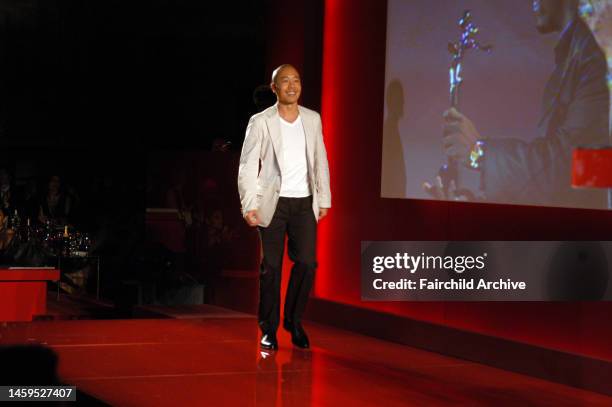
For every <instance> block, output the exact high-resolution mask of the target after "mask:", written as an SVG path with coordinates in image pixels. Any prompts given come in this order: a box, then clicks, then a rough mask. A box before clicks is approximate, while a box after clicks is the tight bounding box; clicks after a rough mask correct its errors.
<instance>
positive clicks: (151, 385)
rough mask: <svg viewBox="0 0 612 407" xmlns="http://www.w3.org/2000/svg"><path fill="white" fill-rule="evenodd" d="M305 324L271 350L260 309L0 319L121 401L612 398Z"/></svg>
mask: <svg viewBox="0 0 612 407" xmlns="http://www.w3.org/2000/svg"><path fill="white" fill-rule="evenodd" d="M228 314H231V313H228ZM304 325H305V328H306V329H307V331H308V333H309V335H310V338H311V342H312V345H313V347H312V349H311V350H307V351H304V350H298V349H294V348H293V347H292V345H291V342H290V337H289V335H288V334H286V333H285V332H281V331H279V341H280V349H279V350H278V351H277V352H274V353H262V352H260V350H259V348H258V329H257V323H256V320H255V319H254V318H253V317H252V316H248V315H245V314H233V315H231V316H229V315H228V316H226V315H223V314H220V313H218V312H214V313H212V314H210V316H208V317H206V316H205V317H201V318H187V319H135V320H97V321H86V320H74V321H67V320H56V321H35V322H32V323H11V324H8V325H4V326H0V344H2V345H7V344H24V343H32V344H34V343H39V344H44V345H47V346H49V347H51V348H52V349H53V350H54V351H55V352H56V353H57V355H58V357H59V375H60V378H61V379H62V380H63V381H64V382H66V383H69V384H73V385H76V386H77V388H78V389H80V390H81V391H83V392H85V393H87V394H89V395H91V396H93V397H95V398H97V399H98V400H101V401H104V402H106V403H109V404H111V405H114V406H148V407H149V406H180V407H184V406H211V407H212V406H223V407H227V406H290V407H300V406H330V407H332V406H333V407H349V406H350V407H354V406H384V407H393V406H412V405H414V406H437V405H442V406H457V405H461V406H464V405H469V406H481V405H482V406H492V405H494V406H505V405H509V406H516V405H520V406H525V405H530V406H539V405H550V406H583V405H589V406H596V405H601V406H604V405H606V406H610V405H612V398H610V397H606V396H604V395H600V394H596V393H591V392H587V391H583V390H578V389H575V388H571V387H567V386H563V385H559V384H554V383H550V382H546V381H543V380H539V379H534V378H531V377H527V376H522V375H519V374H515V373H510V372H506V371H503V370H499V369H494V368H490V367H487V366H482V365H478V364H475V363H470V362H466V361H462V360H458V359H453V358H449V357H445V356H441V355H439V354H435V353H430V352H426V351H422V350H418V349H414V348H410V347H407V346H403V345H397V344H393V343H389V342H386V341H381V340H377V339H373V338H370V337H365V336H360V335H357V334H353V333H350V332H346V331H342V330H337V329H333V328H330V327H326V326H321V325H315V324H310V323H306V324H304ZM4 368H7V367H6V366H4Z"/></svg>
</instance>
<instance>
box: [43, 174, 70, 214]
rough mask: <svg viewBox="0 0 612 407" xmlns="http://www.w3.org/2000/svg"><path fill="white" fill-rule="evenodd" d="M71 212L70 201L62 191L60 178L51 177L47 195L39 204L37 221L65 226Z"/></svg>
mask: <svg viewBox="0 0 612 407" xmlns="http://www.w3.org/2000/svg"><path fill="white" fill-rule="evenodd" d="M71 210H72V199H71V197H70V196H69V195H68V193H67V192H66V190H65V189H64V187H63V185H62V180H61V178H60V176H59V175H52V176H51V177H49V182H48V183H47V193H46V194H45V195H44V196H43V197H42V199H41V202H40V211H39V214H38V220H39V221H40V222H41V223H46V222H47V221H50V222H51V223H56V224H65V223H67V221H68V217H69V216H70V213H71Z"/></svg>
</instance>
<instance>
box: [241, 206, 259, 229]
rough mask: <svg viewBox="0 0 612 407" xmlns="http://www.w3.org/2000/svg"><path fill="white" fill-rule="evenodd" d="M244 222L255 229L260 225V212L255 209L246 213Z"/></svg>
mask: <svg viewBox="0 0 612 407" xmlns="http://www.w3.org/2000/svg"><path fill="white" fill-rule="evenodd" d="M244 220H245V221H246V223H248V225H249V226H251V227H255V226H257V225H259V212H258V211H257V209H253V210H252V211H248V212H247V213H246V215H244Z"/></svg>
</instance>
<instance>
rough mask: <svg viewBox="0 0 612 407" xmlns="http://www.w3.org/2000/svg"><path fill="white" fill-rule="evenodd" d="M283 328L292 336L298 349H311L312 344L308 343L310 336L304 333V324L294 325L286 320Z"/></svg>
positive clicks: (292, 340)
mask: <svg viewBox="0 0 612 407" xmlns="http://www.w3.org/2000/svg"><path fill="white" fill-rule="evenodd" d="M283 328H284V329H285V330H286V331H288V332H289V333H290V334H291V342H292V343H293V344H294V345H295V346H297V347H298V348H302V349H308V348H310V342H309V341H308V335H306V332H305V331H304V328H303V327H302V324H300V323H297V324H294V323H292V322H291V321H288V320H284V321H283Z"/></svg>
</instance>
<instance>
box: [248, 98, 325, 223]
mask: <svg viewBox="0 0 612 407" xmlns="http://www.w3.org/2000/svg"><path fill="white" fill-rule="evenodd" d="M299 112H300V117H301V118H302V124H303V126H304V132H305V133H306V162H307V165H308V183H309V185H310V190H311V191H312V194H313V199H312V210H313V212H314V215H315V219H317V221H318V220H319V208H331V192H330V188H329V167H328V164H327V152H326V151H325V145H324V143H323V131H322V125H321V116H320V115H319V114H318V113H317V112H315V111H314V110H310V109H307V108H305V107H302V106H299ZM282 142H283V140H282V137H281V131H280V121H279V114H278V108H277V105H274V106H271V107H269V108H267V109H266V110H264V111H263V112H261V113H258V114H256V115H254V116H253V117H251V119H250V120H249V124H248V126H247V129H246V137H245V139H244V144H243V146H242V153H241V155H240V166H239V167H238V193H239V194H240V203H241V205H242V215H243V216H244V215H246V213H247V212H248V211H251V210H254V209H258V210H259V217H260V223H259V226H262V227H267V226H268V225H270V222H271V221H272V217H273V216H274V211H275V210H276V204H277V203H278V197H279V194H280V189H281V180H282V176H283V168H284V167H283V164H284V163H283V154H282V152H283V146H282ZM260 163H261V170H260V167H259V164H260Z"/></svg>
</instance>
